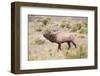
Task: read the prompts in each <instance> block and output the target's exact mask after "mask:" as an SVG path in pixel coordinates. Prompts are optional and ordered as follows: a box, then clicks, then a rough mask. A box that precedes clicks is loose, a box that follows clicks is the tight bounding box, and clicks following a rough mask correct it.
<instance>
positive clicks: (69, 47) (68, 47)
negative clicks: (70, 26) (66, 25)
mask: <svg viewBox="0 0 100 76" xmlns="http://www.w3.org/2000/svg"><path fill="white" fill-rule="evenodd" d="M67 44H68V50H69V49H70V47H71V45H70V41H68V42H67Z"/></svg>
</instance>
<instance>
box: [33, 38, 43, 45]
mask: <svg viewBox="0 0 100 76" xmlns="http://www.w3.org/2000/svg"><path fill="white" fill-rule="evenodd" d="M34 42H35V44H38V45H41V44H44V43H45V41H44V40H40V39H36V40H35V41H34Z"/></svg>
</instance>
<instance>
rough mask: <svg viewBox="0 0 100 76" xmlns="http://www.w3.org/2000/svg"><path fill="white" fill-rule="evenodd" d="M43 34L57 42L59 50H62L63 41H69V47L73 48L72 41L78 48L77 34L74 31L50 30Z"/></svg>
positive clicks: (51, 40)
mask: <svg viewBox="0 0 100 76" xmlns="http://www.w3.org/2000/svg"><path fill="white" fill-rule="evenodd" d="M43 36H44V37H45V38H46V39H47V40H49V41H50V42H53V43H57V44H58V50H61V44H62V43H67V44H68V49H70V48H71V43H72V44H73V45H74V47H75V48H77V46H76V43H75V36H74V35H73V34H72V33H66V32H63V31H59V32H56V33H54V32H50V31H48V32H46V33H44V34H43Z"/></svg>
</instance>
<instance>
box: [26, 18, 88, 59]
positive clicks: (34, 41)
mask: <svg viewBox="0 0 100 76" xmlns="http://www.w3.org/2000/svg"><path fill="white" fill-rule="evenodd" d="M35 17H36V18H35ZM37 17H38V18H37ZM29 18H30V17H29ZM59 19H61V20H59ZM53 29H59V30H64V31H65V32H71V33H76V44H77V46H78V47H77V48H74V46H73V45H72V47H71V49H69V50H68V48H67V47H68V46H67V43H63V44H62V47H61V50H58V49H57V47H58V46H57V44H56V43H51V42H49V41H48V40H46V39H45V38H44V37H43V32H44V31H45V30H53ZM28 37H29V41H28V45H29V50H28V52H29V55H28V60H51V59H81V58H87V55H88V53H87V52H88V50H87V49H88V46H87V18H80V20H78V18H73V17H61V18H59V17H58V18H57V17H50V16H33V19H32V20H31V21H29V33H28Z"/></svg>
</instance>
